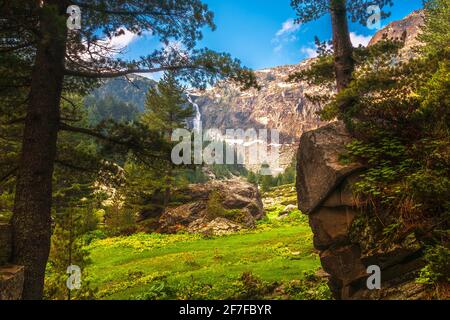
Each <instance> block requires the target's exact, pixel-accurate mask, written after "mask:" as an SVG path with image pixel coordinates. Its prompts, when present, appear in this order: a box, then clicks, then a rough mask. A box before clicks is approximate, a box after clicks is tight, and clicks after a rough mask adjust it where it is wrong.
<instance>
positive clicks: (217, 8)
mask: <svg viewBox="0 0 450 320" xmlns="http://www.w3.org/2000/svg"><path fill="white" fill-rule="evenodd" d="M204 2H205V3H207V4H208V6H209V8H210V10H212V11H213V12H214V14H215V19H214V21H215V24H216V25H217V29H216V31H214V32H212V31H210V30H209V29H205V30H204V39H203V40H202V41H201V42H199V44H198V47H208V48H209V49H213V50H215V51H219V52H228V53H231V54H232V56H233V57H236V58H238V59H240V60H241V61H242V63H243V64H244V65H246V66H247V67H250V68H252V69H255V70H258V69H264V68H268V67H273V66H279V65H285V64H294V63H298V62H300V61H301V60H303V59H305V58H307V57H308V56H309V55H310V54H312V53H313V52H314V36H315V35H317V36H318V37H319V38H320V39H321V40H328V39H330V38H331V23H330V18H329V16H324V17H322V18H320V19H319V20H317V21H313V22H310V23H307V24H304V25H301V26H298V25H297V26H294V25H292V24H291V20H292V19H293V18H295V13H294V11H293V9H292V8H291V7H290V0H204ZM420 8H422V0H395V1H394V6H393V7H391V8H390V12H391V17H389V18H388V19H385V20H382V22H381V24H382V26H385V25H386V24H388V23H389V22H391V21H394V20H398V19H401V18H403V17H405V16H406V15H408V14H409V13H411V12H412V11H414V10H417V9H420ZM283 26H284V28H283ZM350 31H351V32H352V38H353V40H354V41H355V42H358V43H365V42H367V41H368V40H369V39H370V36H371V35H373V34H374V33H375V32H376V30H370V29H368V28H367V27H365V26H362V25H360V24H351V25H350ZM155 45H157V40H156V39H154V38H152V37H151V36H145V37H143V38H139V39H133V41H131V42H130V44H129V46H128V49H127V52H128V54H127V56H129V57H139V56H141V55H145V54H146V52H150V51H151V49H152V48H154V47H155Z"/></svg>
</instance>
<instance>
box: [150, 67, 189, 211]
mask: <svg viewBox="0 0 450 320" xmlns="http://www.w3.org/2000/svg"><path fill="white" fill-rule="evenodd" d="M193 116H194V109H193V108H192V106H191V105H190V104H188V101H187V99H186V97H185V88H184V87H183V86H181V85H180V84H179V83H178V81H177V80H176V77H175V74H174V73H173V72H166V73H165V74H164V76H163V78H162V79H161V80H160V81H159V83H158V85H157V87H156V88H150V89H149V91H148V93H147V100H146V103H145V111H144V113H143V115H142V117H141V122H142V123H143V124H144V125H145V126H147V127H148V128H149V129H150V130H153V131H157V132H159V133H160V135H161V136H162V138H163V139H164V140H166V141H167V143H170V141H171V137H172V132H173V131H174V130H175V129H181V128H186V127H187V120H188V118H192V117H193ZM160 173H162V174H163V177H162V179H161V180H160V181H161V182H162V185H161V187H162V189H163V190H164V204H163V205H164V207H167V205H168V204H169V201H170V194H171V189H172V188H173V186H174V183H175V175H176V174H177V173H176V171H175V167H174V166H173V165H172V163H171V162H169V161H167V163H166V165H165V169H164V171H162V172H160Z"/></svg>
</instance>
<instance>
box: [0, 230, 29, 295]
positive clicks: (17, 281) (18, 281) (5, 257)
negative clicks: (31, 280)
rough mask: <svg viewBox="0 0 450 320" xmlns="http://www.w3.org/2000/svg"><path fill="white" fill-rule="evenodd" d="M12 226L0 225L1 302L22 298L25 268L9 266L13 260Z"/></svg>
mask: <svg viewBox="0 0 450 320" xmlns="http://www.w3.org/2000/svg"><path fill="white" fill-rule="evenodd" d="M11 243H12V239H11V226H10V225H9V224H6V223H2V224H0V300H19V299H21V298H22V290H23V281H24V267H23V266H16V265H12V264H8V263H9V261H10V258H11Z"/></svg>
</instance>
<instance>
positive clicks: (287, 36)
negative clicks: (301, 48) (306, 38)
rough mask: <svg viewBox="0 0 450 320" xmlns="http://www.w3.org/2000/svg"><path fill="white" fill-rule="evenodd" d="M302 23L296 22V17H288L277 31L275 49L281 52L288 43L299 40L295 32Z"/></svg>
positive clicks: (273, 41)
mask: <svg viewBox="0 0 450 320" xmlns="http://www.w3.org/2000/svg"><path fill="white" fill-rule="evenodd" d="M300 26H301V25H300V24H297V23H295V22H294V19H287V20H286V21H285V22H283V24H282V25H281V28H280V29H279V30H278V31H277V32H276V33H275V36H274V38H273V39H272V44H274V45H275V47H274V49H273V51H274V52H277V53H278V52H280V51H281V50H282V49H283V46H284V45H285V44H287V43H290V42H294V41H296V40H297V36H296V35H295V33H296V32H297V31H298V30H299V29H300Z"/></svg>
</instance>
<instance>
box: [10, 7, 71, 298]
mask: <svg viewBox="0 0 450 320" xmlns="http://www.w3.org/2000/svg"><path fill="white" fill-rule="evenodd" d="M65 2H66V1H58V0H48V1H45V4H44V7H43V8H41V9H40V16H39V18H40V19H39V31H40V38H39V43H38V45H37V51H36V57H35V63H34V69H33V72H32V83H31V89H30V96H29V103H28V106H27V115H26V119H25V127H24V133H23V141H22V153H21V158H20V163H19V174H18V179H17V185H16V195H15V203H14V211H13V218H12V226H13V262H14V263H16V264H18V265H23V266H25V282H24V288H23V295H22V298H23V299H26V300H30V299H33V300H35V299H42V295H43V288H44V274H45V266H46V264H47V259H48V255H49V250H50V235H51V224H50V222H51V217H50V212H51V204H52V176H53V167H54V162H55V156H56V141H57V134H58V125H59V117H60V110H59V104H60V99H61V91H62V84H63V79H64V56H65V50H66V39H67V30H66V29H67V28H66V24H65V23H66V19H67V18H66V13H65V11H66V3H65Z"/></svg>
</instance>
